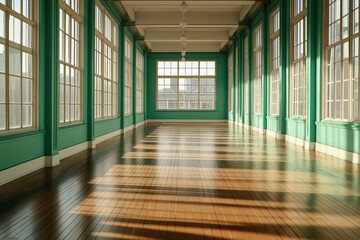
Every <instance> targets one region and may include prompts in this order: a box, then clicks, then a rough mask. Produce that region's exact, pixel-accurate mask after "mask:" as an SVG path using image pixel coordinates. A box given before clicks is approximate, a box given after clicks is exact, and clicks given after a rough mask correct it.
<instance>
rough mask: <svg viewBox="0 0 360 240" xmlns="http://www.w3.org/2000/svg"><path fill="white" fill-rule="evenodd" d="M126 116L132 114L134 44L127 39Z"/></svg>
mask: <svg viewBox="0 0 360 240" xmlns="http://www.w3.org/2000/svg"><path fill="white" fill-rule="evenodd" d="M124 110H125V115H131V114H132V42H131V41H130V40H129V39H128V38H127V37H125V84H124Z"/></svg>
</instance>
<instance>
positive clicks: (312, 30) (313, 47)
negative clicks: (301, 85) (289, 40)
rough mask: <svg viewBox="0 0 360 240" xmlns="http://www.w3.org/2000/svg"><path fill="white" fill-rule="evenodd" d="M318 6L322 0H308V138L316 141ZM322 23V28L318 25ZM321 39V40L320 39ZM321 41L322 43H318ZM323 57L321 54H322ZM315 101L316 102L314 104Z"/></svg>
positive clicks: (319, 34)
mask: <svg viewBox="0 0 360 240" xmlns="http://www.w3.org/2000/svg"><path fill="white" fill-rule="evenodd" d="M317 8H322V1H321V0H318V1H312V0H307V19H308V20H307V21H308V22H307V35H308V44H307V53H308V56H307V59H306V60H307V61H306V119H307V120H306V140H307V141H309V142H315V141H316V125H315V121H316V115H317V114H316V85H317V84H316V81H317V78H316V77H317V76H316V75H317V74H316V73H317V71H321V66H320V69H317V64H316V63H317V59H316V58H317V57H318V56H317V49H318V48H322V45H321V39H322V34H321V32H322V31H321V30H320V31H319V29H321V26H322V25H321V24H322V21H321V18H320V21H319V19H318V17H317V15H319V14H320V16H322V11H321V12H319V11H317ZM318 25H320V28H319V27H318ZM319 39H320V40H319ZM319 43H320V45H318V44H319ZM320 57H321V55H320ZM314 103H315V104H314Z"/></svg>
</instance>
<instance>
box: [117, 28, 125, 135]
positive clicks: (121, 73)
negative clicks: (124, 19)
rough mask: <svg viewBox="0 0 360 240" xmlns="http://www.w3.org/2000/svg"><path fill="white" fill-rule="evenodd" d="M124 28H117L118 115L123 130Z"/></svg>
mask: <svg viewBox="0 0 360 240" xmlns="http://www.w3.org/2000/svg"><path fill="white" fill-rule="evenodd" d="M124 59H125V27H123V26H120V27H119V60H118V61H119V64H118V67H119V72H118V79H119V98H118V99H119V100H118V103H119V108H118V111H119V114H120V117H121V118H122V121H120V128H124V117H125V112H124V111H125V109H124V81H125V61H124Z"/></svg>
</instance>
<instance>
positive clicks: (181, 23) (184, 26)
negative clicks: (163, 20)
mask: <svg viewBox="0 0 360 240" xmlns="http://www.w3.org/2000/svg"><path fill="white" fill-rule="evenodd" d="M179 25H180V27H182V28H186V26H187V23H186V22H185V20H181V21H180V23H179Z"/></svg>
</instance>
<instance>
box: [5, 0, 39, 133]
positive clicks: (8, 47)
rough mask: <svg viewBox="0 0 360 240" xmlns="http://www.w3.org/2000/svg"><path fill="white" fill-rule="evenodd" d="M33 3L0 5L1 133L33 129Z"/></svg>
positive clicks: (34, 60) (34, 125) (34, 84)
mask: <svg viewBox="0 0 360 240" xmlns="http://www.w3.org/2000/svg"><path fill="white" fill-rule="evenodd" d="M34 9H35V3H34V1H32V0H22V1H10V0H7V1H5V0H1V1H0V19H1V20H0V132H5V131H11V130H18V129H27V128H35V127H36V118H35V116H36V109H35V106H36V99H37V95H36V87H37V81H36V77H37V76H36V62H37V60H36V55H35V54H36V48H35V47H36V36H37V34H36V32H35V29H36V27H35V26H36V23H35V16H34Z"/></svg>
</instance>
